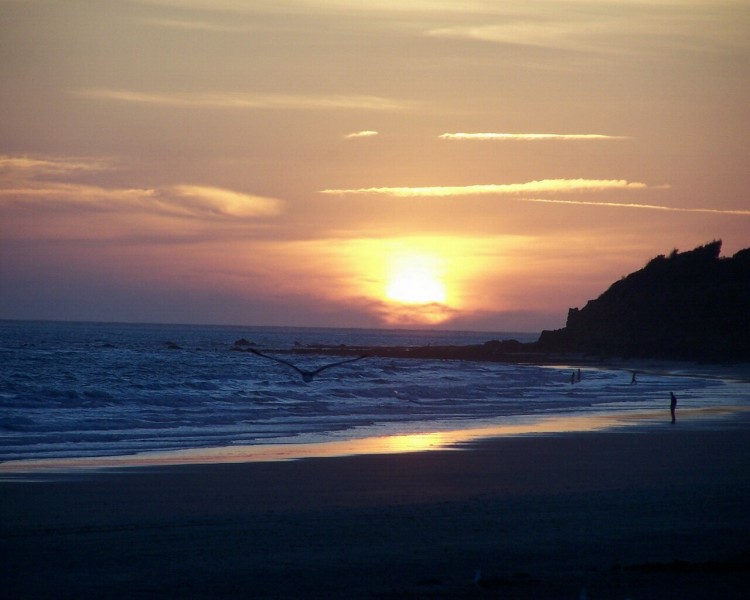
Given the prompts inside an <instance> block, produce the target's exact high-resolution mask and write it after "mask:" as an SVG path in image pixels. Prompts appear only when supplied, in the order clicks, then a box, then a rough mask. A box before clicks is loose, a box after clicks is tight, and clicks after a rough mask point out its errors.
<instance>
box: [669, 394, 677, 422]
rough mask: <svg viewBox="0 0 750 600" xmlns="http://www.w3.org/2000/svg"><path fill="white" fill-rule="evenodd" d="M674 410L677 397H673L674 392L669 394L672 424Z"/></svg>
mask: <svg viewBox="0 0 750 600" xmlns="http://www.w3.org/2000/svg"><path fill="white" fill-rule="evenodd" d="M675 408H677V396H675V395H674V392H669V412H670V413H672V423H674V422H675V416H674V410H675Z"/></svg>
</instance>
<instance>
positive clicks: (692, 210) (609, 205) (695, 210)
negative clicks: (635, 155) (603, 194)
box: [518, 198, 750, 216]
mask: <svg viewBox="0 0 750 600" xmlns="http://www.w3.org/2000/svg"><path fill="white" fill-rule="evenodd" d="M518 200H519V201H521V202H541V203H543V204H571V205H576V206H601V207H606V208H636V209H646V210H661V211H669V212H686V213H708V214H716V215H740V216H750V210H742V209H732V208H689V207H679V206H664V205H660V204H638V203H630V202H596V201H594V202H587V201H585V200H557V199H551V198H518Z"/></svg>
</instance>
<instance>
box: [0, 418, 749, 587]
mask: <svg viewBox="0 0 750 600" xmlns="http://www.w3.org/2000/svg"><path fill="white" fill-rule="evenodd" d="M627 431H628V433H624V434H623V433H621V432H616V431H615V432H613V431H599V432H588V433H562V434H556V435H542V436H516V437H505V438H494V439H490V440H482V441H476V442H472V443H470V444H468V445H467V446H466V447H465V451H462V452H454V451H449V450H438V451H435V452H414V453H403V454H392V455H358V456H348V457H338V458H308V459H303V460H294V461H283V462H258V463H243V464H208V465H207V464H203V465H183V466H161V467H151V468H144V469H128V470H116V471H102V472H98V473H96V474H84V475H83V476H80V474H79V475H74V476H71V477H64V478H62V479H59V478H55V477H52V478H50V479H46V480H44V482H43V483H39V482H37V483H28V482H20V481H19V482H13V481H10V482H8V481H4V482H0V515H2V519H0V543H2V544H3V546H4V547H5V549H6V552H5V555H6V558H5V560H4V561H3V562H2V564H0V579H1V580H2V581H3V583H4V586H5V589H6V590H7V591H8V593H10V594H11V595H15V597H35V598H60V597H76V598H96V597H103V596H107V597H111V598H126V597H144V596H145V597H148V596H152V597H165V596H167V597H181V598H207V597H212V598H236V597H240V596H241V597H253V598H292V597H294V598H334V599H335V598H342V599H343V598H351V597H360V598H381V599H384V598H393V599H395V598H478V597H485V596H486V595H490V597H494V596H493V595H497V597H503V598H510V599H516V598H518V599H521V598H540V599H550V600H551V599H552V598H576V597H578V596H579V594H580V592H581V590H582V589H586V590H587V593H588V595H589V597H591V598H612V599H623V598H628V597H630V598H639V599H650V598H651V599H654V600H656V599H657V598H659V599H661V598H664V597H682V598H703V597H722V598H729V599H734V598H737V599H739V598H743V597H744V594H745V593H746V590H747V585H748V583H750V543H749V542H748V540H749V539H750V520H748V518H747V512H746V511H747V506H748V505H750V482H749V481H748V480H747V473H748V469H749V468H750V444H748V443H747V440H748V433H749V432H750V426H749V425H748V423H747V420H743V421H742V422H738V423H736V427H732V428H728V429H712V428H710V427H706V428H701V427H699V428H692V427H682V428H681V427H679V423H678V426H677V427H667V426H665V427H659V428H654V429H649V428H646V429H645V430H641V429H638V428H637V429H629V430H627ZM477 569H481V572H482V579H481V580H480V583H483V584H486V585H487V586H488V587H489V586H495V587H497V589H489V590H483V589H479V588H478V587H477V585H475V583H474V575H475V572H476V570H477Z"/></svg>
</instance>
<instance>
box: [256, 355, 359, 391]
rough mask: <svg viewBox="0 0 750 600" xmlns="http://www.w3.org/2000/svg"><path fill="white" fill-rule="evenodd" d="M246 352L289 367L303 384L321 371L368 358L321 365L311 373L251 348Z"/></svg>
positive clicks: (349, 359) (348, 359)
mask: <svg viewBox="0 0 750 600" xmlns="http://www.w3.org/2000/svg"><path fill="white" fill-rule="evenodd" d="M248 350H249V351H250V352H252V353H253V354H257V355H258V356H262V357H263V358H267V359H269V360H275V361H276V362H278V363H281V364H282V365H286V366H287V367H291V368H292V369H294V370H295V371H297V373H299V374H300V375H301V376H302V381H304V382H305V383H310V382H311V381H312V380H313V378H314V377H315V376H316V375H317V374H318V373H320V372H321V371H324V370H325V369H330V368H331V367H336V366H338V365H343V364H345V363H350V362H354V361H356V360H362V359H363V358H367V356H368V355H367V354H364V355H362V356H358V357H357V358H347V359H346V360H340V361H338V362H335V363H330V364H327V365H323V366H322V367H318V368H317V369H313V370H312V371H308V370H307V369H301V368H300V367H298V366H297V365H295V364H293V363H290V362H289V361H288V360H284V359H283V358H278V357H276V356H269V355H268V354H263V353H262V352H258V351H257V350H254V349H253V348H248Z"/></svg>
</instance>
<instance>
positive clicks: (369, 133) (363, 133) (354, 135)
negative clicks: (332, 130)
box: [344, 129, 378, 140]
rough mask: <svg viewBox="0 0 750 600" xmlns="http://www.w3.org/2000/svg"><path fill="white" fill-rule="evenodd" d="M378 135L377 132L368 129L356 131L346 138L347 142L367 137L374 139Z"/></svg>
mask: <svg viewBox="0 0 750 600" xmlns="http://www.w3.org/2000/svg"><path fill="white" fill-rule="evenodd" d="M376 135H378V132H377V131H372V130H369V129H366V130H364V131H355V132H354V133H349V134H347V135H346V136H344V137H345V138H346V139H347V140H351V139H356V138H366V137H374V136H376Z"/></svg>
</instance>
